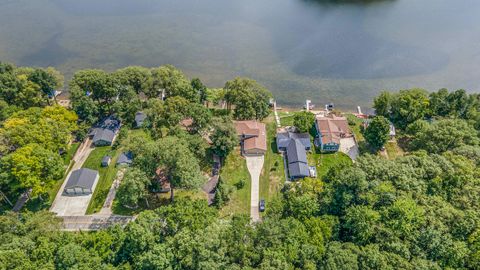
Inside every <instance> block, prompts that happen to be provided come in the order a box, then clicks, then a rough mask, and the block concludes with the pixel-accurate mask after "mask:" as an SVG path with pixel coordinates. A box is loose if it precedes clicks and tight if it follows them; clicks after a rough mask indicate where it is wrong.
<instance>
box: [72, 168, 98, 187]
mask: <svg viewBox="0 0 480 270" xmlns="http://www.w3.org/2000/svg"><path fill="white" fill-rule="evenodd" d="M97 176H98V172H97V171H94V170H91V169H87V168H82V169H78V170H75V171H73V172H72V173H71V174H70V177H69V178H68V181H67V184H65V188H74V187H82V188H86V189H92V188H93V185H94V184H95V179H97Z"/></svg>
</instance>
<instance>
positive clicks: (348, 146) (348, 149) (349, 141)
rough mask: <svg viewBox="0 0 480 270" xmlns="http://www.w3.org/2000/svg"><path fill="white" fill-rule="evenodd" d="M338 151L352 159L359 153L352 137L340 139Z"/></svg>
mask: <svg viewBox="0 0 480 270" xmlns="http://www.w3.org/2000/svg"><path fill="white" fill-rule="evenodd" d="M340 152H343V153H345V154H347V155H348V156H349V157H350V158H351V159H352V160H355V159H356V158H357V156H358V155H359V151H358V145H357V143H356V142H355V139H354V138H353V137H351V138H342V139H340Z"/></svg>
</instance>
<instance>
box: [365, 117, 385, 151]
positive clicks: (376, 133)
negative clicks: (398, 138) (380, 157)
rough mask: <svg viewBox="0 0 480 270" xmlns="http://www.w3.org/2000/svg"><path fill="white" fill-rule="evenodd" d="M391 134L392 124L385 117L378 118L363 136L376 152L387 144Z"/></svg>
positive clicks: (375, 118)
mask: <svg viewBox="0 0 480 270" xmlns="http://www.w3.org/2000/svg"><path fill="white" fill-rule="evenodd" d="M389 134H390V123H389V121H388V120H387V119H386V118H385V117H383V116H376V117H374V118H373V119H372V121H371V122H370V124H368V127H367V128H366V129H365V131H364V133H363V136H364V137H365V140H366V141H367V143H368V145H370V146H371V147H372V148H373V149H374V150H375V151H376V150H378V149H380V148H382V147H383V146H384V145H385V143H387V141H388V139H389Z"/></svg>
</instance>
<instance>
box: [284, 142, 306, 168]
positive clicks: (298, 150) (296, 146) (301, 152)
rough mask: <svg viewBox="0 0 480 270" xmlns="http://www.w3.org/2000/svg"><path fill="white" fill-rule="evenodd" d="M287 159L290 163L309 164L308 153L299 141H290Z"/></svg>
mask: <svg viewBox="0 0 480 270" xmlns="http://www.w3.org/2000/svg"><path fill="white" fill-rule="evenodd" d="M287 159H288V163H294V162H304V163H305V164H306V163H307V152H306V151H305V147H304V146H303V144H302V143H301V142H300V141H299V140H294V139H290V143H289V144H288V146H287Z"/></svg>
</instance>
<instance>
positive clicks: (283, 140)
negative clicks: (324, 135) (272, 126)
mask: <svg viewBox="0 0 480 270" xmlns="http://www.w3.org/2000/svg"><path fill="white" fill-rule="evenodd" d="M291 139H294V140H299V141H300V142H301V143H302V144H303V146H305V149H309V148H310V147H311V146H312V145H311V142H310V134H308V133H295V132H290V131H286V132H282V133H277V147H278V148H287V146H288V144H289V143H290V140H291Z"/></svg>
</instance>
